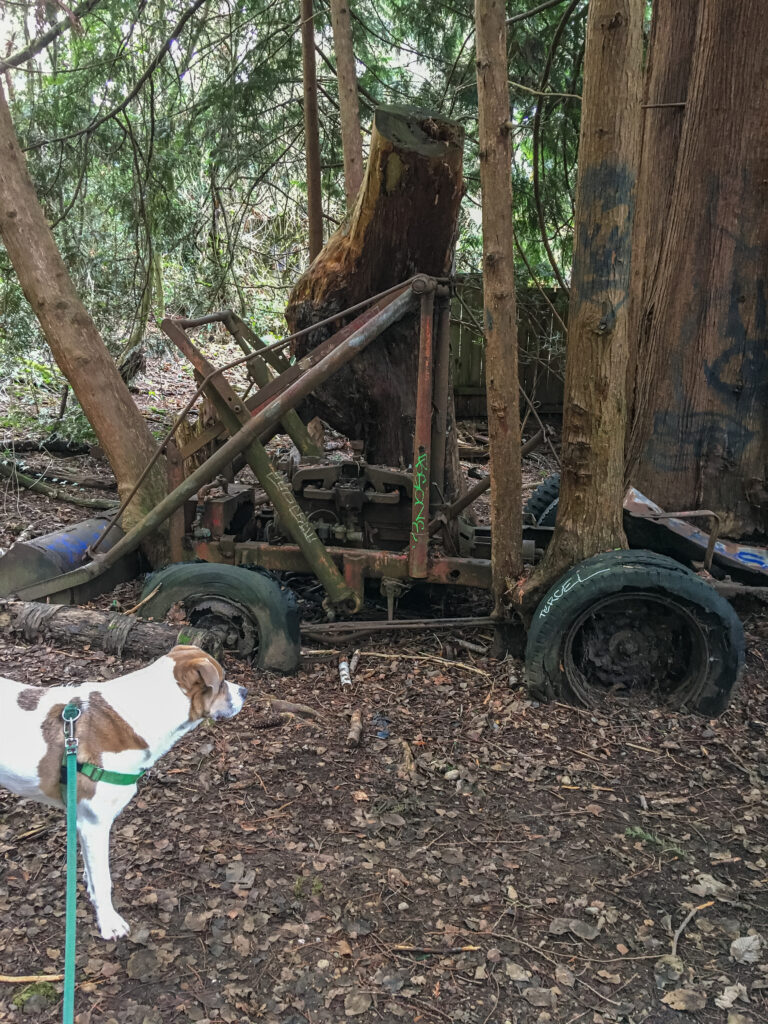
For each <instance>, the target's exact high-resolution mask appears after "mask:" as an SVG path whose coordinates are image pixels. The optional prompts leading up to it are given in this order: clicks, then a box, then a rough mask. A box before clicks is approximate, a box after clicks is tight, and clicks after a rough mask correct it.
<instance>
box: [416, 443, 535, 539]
mask: <svg viewBox="0 0 768 1024" xmlns="http://www.w3.org/2000/svg"><path fill="white" fill-rule="evenodd" d="M543 440H544V432H543V431H542V430H540V431H539V432H538V433H537V434H534V436H533V437H532V438H531V439H530V440H529V441H526V442H525V444H524V445H523V446H522V448H521V449H520V458H521V459H522V458H523V457H524V456H526V455H529V454H530V453H531V452H532V451H535V449H536V448H538V447H539V445H540V444H541V442H542V441H543ZM490 486H491V474H490V473H488V474H487V475H486V476H484V477H483V479H482V480H480V481H479V483H476V484H475V486H474V487H470V489H469V490H468V491H467V492H466V494H462V496H461V497H460V498H457V499H456V501H454V502H452V504H450V505H448V507H447V508H444V509H443V510H442V512H441V513H440V515H439V516H437V518H435V519H433V520H432V522H431V523H430V524H429V535H430V536H432V535H433V534H435V533H437V531H438V530H439V529H440V527H441V526H445V524H446V523H449V522H450V521H451V520H452V519H455V518H456V516H457V515H459V513H460V512H463V511H464V509H465V508H467V507H468V506H469V505H471V504H472V503H473V502H474V501H477V499H478V498H479V497H480V495H481V494H485V492H486V491H487V490H488V488H489V487H490Z"/></svg>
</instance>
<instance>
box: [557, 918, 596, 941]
mask: <svg viewBox="0 0 768 1024" xmlns="http://www.w3.org/2000/svg"><path fill="white" fill-rule="evenodd" d="M568 932H570V933H571V934H572V935H576V936H577V937H578V938H579V939H587V940H589V941H592V939H596V938H597V936H598V935H599V934H600V929H599V928H596V927H595V925H593V924H588V923H587V922H586V921H579V920H578V918H575V917H556V918H554V920H553V921H552V922H551V923H550V926H549V934H550V935H566V934H567V933H568Z"/></svg>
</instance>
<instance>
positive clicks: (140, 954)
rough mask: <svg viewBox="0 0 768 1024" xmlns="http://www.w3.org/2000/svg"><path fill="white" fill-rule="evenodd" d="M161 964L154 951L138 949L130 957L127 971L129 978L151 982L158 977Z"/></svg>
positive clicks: (126, 967)
mask: <svg viewBox="0 0 768 1024" xmlns="http://www.w3.org/2000/svg"><path fill="white" fill-rule="evenodd" d="M159 967H160V962H159V961H158V959H157V956H156V955H155V952H154V950H152V949H137V950H136V952H135V953H132V954H131V955H130V956H129V957H128V963H127V964H126V965H125V970H126V972H127V974H128V977H129V978H134V979H138V978H141V979H144V980H146V981H148V980H151V979H152V978H153V977H154V976H155V975H157V973H158V970H159Z"/></svg>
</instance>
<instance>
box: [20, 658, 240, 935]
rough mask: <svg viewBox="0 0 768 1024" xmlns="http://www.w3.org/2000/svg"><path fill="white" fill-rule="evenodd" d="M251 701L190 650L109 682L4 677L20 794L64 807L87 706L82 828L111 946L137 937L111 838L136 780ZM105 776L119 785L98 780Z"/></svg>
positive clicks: (91, 890)
mask: <svg viewBox="0 0 768 1024" xmlns="http://www.w3.org/2000/svg"><path fill="white" fill-rule="evenodd" d="M245 695H246V690H245V688H244V687H242V686H236V685H234V684H233V683H228V682H227V681H226V680H225V679H224V672H223V670H222V668H221V666H220V665H219V663H218V662H217V661H216V660H215V659H214V658H212V657H211V656H210V655H209V654H205V652H204V651H201V650H200V648H198V647H187V646H178V647H174V648H173V650H172V651H171V652H170V654H168V655H166V656H165V657H162V658H158V660H157V661H155V662H154V663H153V664H151V665H148V666H147V667H146V668H143V669H139V671H138V672H131V673H130V674H129V675H126V676H121V677H119V678H118V679H111V680H109V681H107V682H104V683H83V684H82V685H79V686H54V687H50V688H48V687H39V686H25V685H23V684H22V683H16V682H14V681H13V680H11V679H3V678H2V677H0V721H2V724H3V741H2V744H1V745H0V785H3V786H5V787H6V789H9V790H10V791H11V792H12V793H16V794H18V796H21V797H27V798H30V799H32V800H38V801H40V802H41V803H45V804H52V805H54V806H56V807H63V806H64V798H63V792H64V790H63V789H62V785H61V779H62V774H61V773H62V763H63V757H64V722H63V721H62V717H61V712H62V711H63V709H64V707H65V706H66V705H67V704H75V705H77V706H78V707H79V709H80V712H81V716H80V718H79V719H77V721H76V722H75V736H76V738H77V740H78V743H79V747H78V755H77V760H78V768H79V772H78V777H77V831H78V835H79V837H80V846H81V849H82V853H83V865H84V869H85V870H84V875H85V884H86V887H87V889H88V895H89V896H90V898H91V902H92V903H93V907H94V910H95V911H96V919H97V921H98V925H99V930H100V932H101V934H102V936H103V937H104V938H105V939H119V938H120V937H121V936H123V935H127V934H128V932H129V931H130V927H129V925H128V924H127V923H126V922H125V921H124V920H123V919H122V917H120V915H119V914H118V913H117V911H116V910H115V908H114V907H113V906H112V878H111V876H110V871H109V833H110V829H111V828H112V822H113V821H114V820H115V818H116V817H117V816H118V814H119V813H120V812H121V811H122V809H123V808H124V807H125V806H126V804H127V803H128V802H129V801H130V799H131V797H132V796H133V795H134V793H135V792H136V782H135V781H134V778H138V777H139V776H140V775H141V774H143V772H144V771H145V770H146V769H147V768H150V767H151V766H152V765H153V764H154V763H155V762H156V761H157V760H158V759H159V758H160V757H162V756H163V754H165V753H166V752H167V751H168V750H170V749H171V747H172V746H173V745H174V743H175V742H176V741H177V740H178V739H180V738H181V737H182V736H183V735H184V734H185V733H188V732H189V731H190V730H192V729H194V728H195V726H197V725H199V724H200V723H201V722H202V721H203V719H205V718H214V719H219V718H232V717H233V716H234V715H236V714H237V713H238V711H240V709H241V708H242V706H243V703H244V701H245ZM102 770H103V771H102ZM102 774H106V775H107V777H109V776H110V775H111V776H112V777H113V778H115V779H117V780H118V781H117V782H110V781H106V780H105V779H99V776H100V775H102ZM95 780H98V781H95ZM126 782H127V784H126Z"/></svg>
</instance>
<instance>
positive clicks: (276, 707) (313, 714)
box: [269, 697, 320, 718]
mask: <svg viewBox="0 0 768 1024" xmlns="http://www.w3.org/2000/svg"><path fill="white" fill-rule="evenodd" d="M269 707H270V709H271V710H272V711H273V712H274V713H275V714H277V715H279V714H283V713H285V712H287V713H288V714H291V715H301V716H302V717H304V718H319V717H320V715H319V714H318V712H317V711H315V709H314V708H311V707H310V706H309V705H308V704H294V703H293V702H292V701H290V700H278V699H277V698H276V697H272V698H270V700H269Z"/></svg>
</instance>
